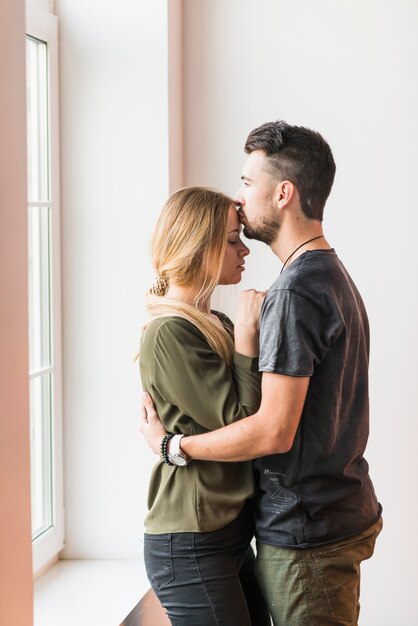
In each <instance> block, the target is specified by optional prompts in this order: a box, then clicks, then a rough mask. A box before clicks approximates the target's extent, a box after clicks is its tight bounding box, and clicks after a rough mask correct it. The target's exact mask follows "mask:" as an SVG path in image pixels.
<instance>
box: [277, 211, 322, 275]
mask: <svg viewBox="0 0 418 626" xmlns="http://www.w3.org/2000/svg"><path fill="white" fill-rule="evenodd" d="M317 237H318V239H317ZM311 239H314V241H310V240H311ZM308 242H309V243H308ZM301 244H304V245H302V246H301ZM299 246H301V247H300V248H299V249H298V250H297V248H298V247H299ZM270 247H271V249H272V251H273V252H274V254H275V255H276V256H277V257H278V258H279V259H280V261H281V262H282V263H285V262H286V260H287V263H286V267H288V266H289V265H290V264H291V263H293V261H295V260H296V259H297V258H298V257H299V256H300V255H301V254H303V253H304V252H307V251H308V250H329V249H330V248H331V246H330V245H329V243H328V242H327V240H326V239H325V237H324V233H323V230H322V224H321V222H319V221H317V220H306V221H305V222H304V223H303V224H299V223H296V224H290V225H287V224H282V226H281V227H280V230H279V234H278V237H277V239H276V240H275V241H274V242H273V243H272V244H271V246H270ZM292 253H293V254H292ZM289 257H290V258H289Z"/></svg>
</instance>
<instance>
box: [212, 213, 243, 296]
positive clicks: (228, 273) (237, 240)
mask: <svg viewBox="0 0 418 626" xmlns="http://www.w3.org/2000/svg"><path fill="white" fill-rule="evenodd" d="M226 230H227V238H228V239H227V243H226V250H225V256H224V260H223V264H222V269H221V274H220V276H219V281H218V284H219V285H235V284H236V283H239V281H240V280H241V277H242V272H243V271H244V269H245V268H244V264H245V260H244V258H245V257H246V256H247V254H249V253H250V250H249V248H247V246H246V245H245V244H244V243H243V241H241V237H240V234H241V224H240V221H239V219H238V213H237V210H236V208H235V207H231V208H230V209H229V213H228V225H227V229H226Z"/></svg>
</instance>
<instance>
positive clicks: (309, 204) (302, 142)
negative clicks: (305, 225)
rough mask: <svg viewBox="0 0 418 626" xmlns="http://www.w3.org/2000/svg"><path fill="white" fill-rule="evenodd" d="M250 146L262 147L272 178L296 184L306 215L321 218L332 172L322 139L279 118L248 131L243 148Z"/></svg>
mask: <svg viewBox="0 0 418 626" xmlns="http://www.w3.org/2000/svg"><path fill="white" fill-rule="evenodd" d="M254 150H263V152H264V153H265V155H266V156H267V159H268V164H269V171H270V174H271V175H272V176H274V178H277V179H278V180H289V181H290V182H292V183H293V184H294V185H295V186H296V188H297V190H298V192H299V197H300V203H301V208H302V211H303V212H304V214H305V215H306V217H308V218H309V219H314V220H319V221H321V222H322V218H323V212H324V206H325V202H326V201H327V198H328V196H329V194H330V191H331V187H332V183H333V182H334V176H335V162H334V157H333V156H332V152H331V148H330V147H329V145H328V144H327V142H326V141H325V139H324V138H323V137H321V135H320V134H319V133H317V132H315V131H313V130H310V129H309V128H304V127H303V126H291V125H290V124H287V123H286V122H284V121H282V120H279V121H277V122H268V123H267V124H263V125H262V126H259V127H258V128H255V129H254V130H253V131H251V133H250V134H249V135H248V138H247V141H246V142H245V152H246V153H247V154H250V153H251V152H253V151H254Z"/></svg>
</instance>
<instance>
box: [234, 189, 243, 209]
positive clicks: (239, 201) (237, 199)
mask: <svg viewBox="0 0 418 626" xmlns="http://www.w3.org/2000/svg"><path fill="white" fill-rule="evenodd" d="M234 203H235V204H236V206H237V209H240V208H241V207H242V206H243V205H244V198H243V196H242V187H240V188H239V189H238V191H237V193H236V194H235V196H234Z"/></svg>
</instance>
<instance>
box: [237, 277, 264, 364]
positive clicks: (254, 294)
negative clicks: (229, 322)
mask: <svg viewBox="0 0 418 626" xmlns="http://www.w3.org/2000/svg"><path fill="white" fill-rule="evenodd" d="M265 296H266V291H256V289H248V290H247V291H243V292H242V293H241V295H240V298H239V302H238V309H237V317H236V321H235V330H234V336H235V350H236V352H239V353H240V354H245V355H246V356H251V357H256V356H258V352H259V347H258V337H259V331H260V313H261V306H262V304H263V301H264V298H265Z"/></svg>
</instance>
